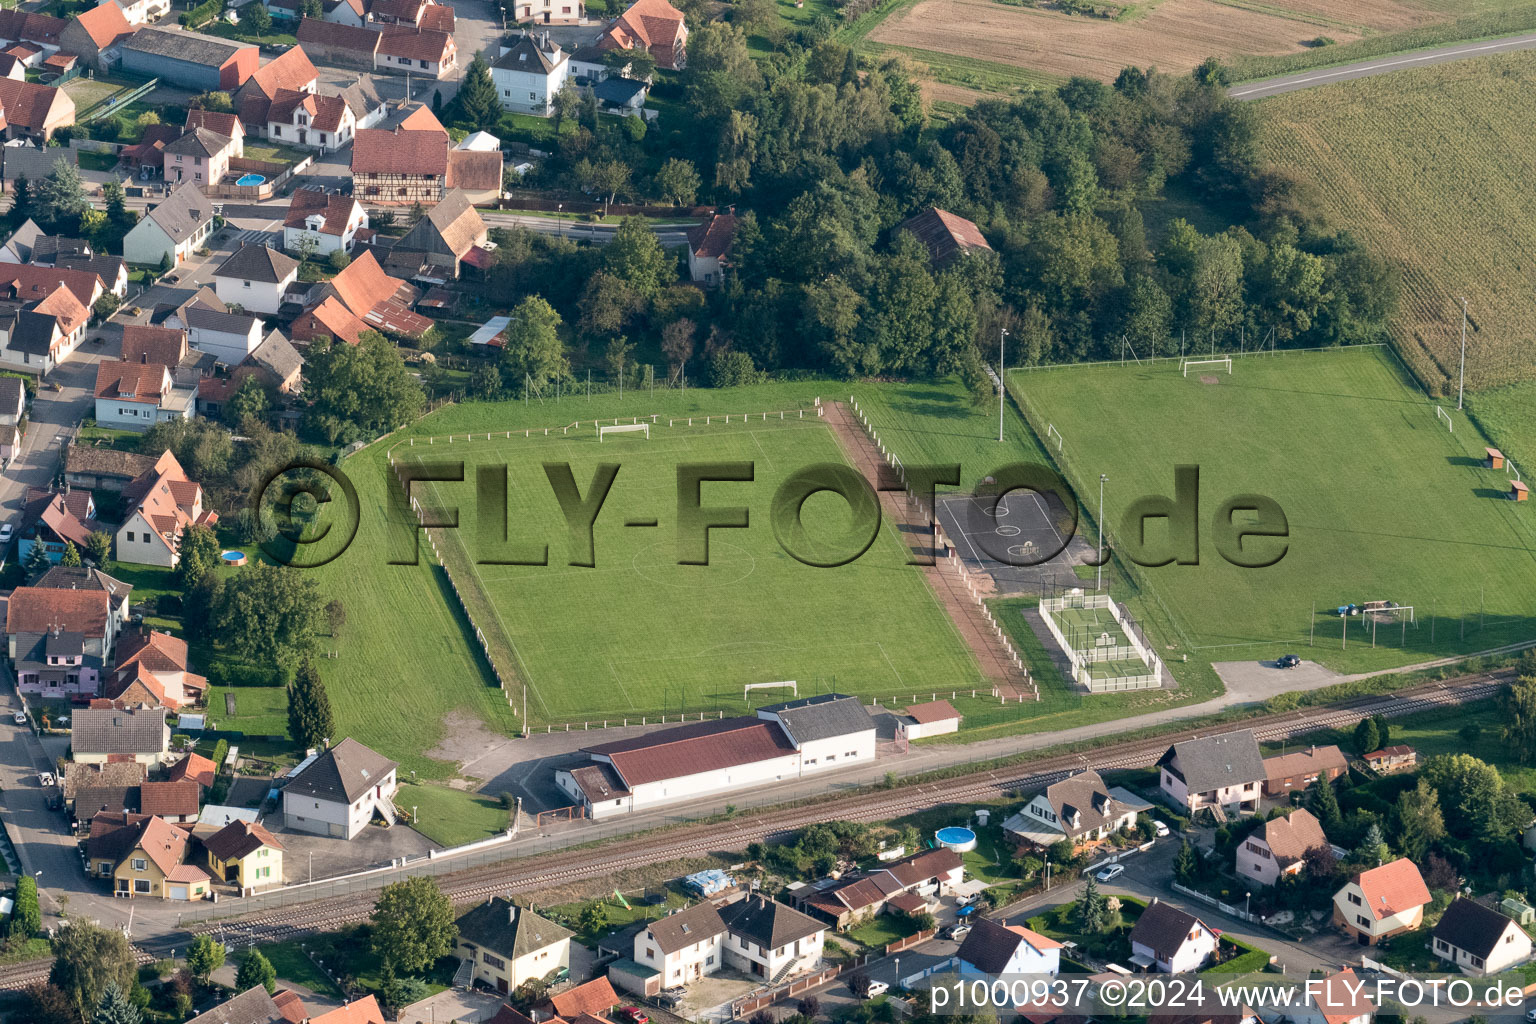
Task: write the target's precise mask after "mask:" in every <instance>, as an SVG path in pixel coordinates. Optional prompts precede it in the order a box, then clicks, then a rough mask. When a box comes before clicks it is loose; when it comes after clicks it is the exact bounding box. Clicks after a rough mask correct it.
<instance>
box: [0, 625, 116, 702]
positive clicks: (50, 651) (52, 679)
mask: <svg viewBox="0 0 1536 1024" xmlns="http://www.w3.org/2000/svg"><path fill="white" fill-rule="evenodd" d="M15 667H16V683H17V689H18V690H19V691H20V692H21V693H30V694H34V695H36V696H39V697H45V698H48V699H50V700H58V699H60V698H68V697H75V696H79V695H82V694H83V695H88V696H95V695H96V693H97V692H98V691H97V687H98V686H99V685H100V682H101V670H102V660H101V658H100V657H99V656H98V655H95V654H87V653H86V639H85V634H84V633H81V632H78V631H76V630H65V629H64V628H63V627H62V626H55V627H54V628H53V629H50V630H48V631H47V632H44V633H21V634H19V635H18V636H17V637H16V660H15Z"/></svg>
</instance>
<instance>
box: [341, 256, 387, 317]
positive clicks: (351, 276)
mask: <svg viewBox="0 0 1536 1024" xmlns="http://www.w3.org/2000/svg"><path fill="white" fill-rule="evenodd" d="M404 283H405V282H404V281H400V280H398V279H396V278H393V277H390V276H389V275H388V274H386V273H384V268H383V267H381V266H379V261H378V260H376V259H374V258H373V253H371V252H365V253H363V254H362V255H361V256H359V257H358V258H357V259H355V260H353V261H352V262H351V263H349V264H347V266H346V269H344V270H343V271H342V272H341V273H339V274H337V275H336V276H335V277H333V278H331V280H330V282H329V287H330V289H331V290H332V291H333V292H334V293H335V295H336V297H337V298H338V299H340V300H341V304H342V305H343V306H346V307H347V309H349V310H351V311H352V315H353V316H355V317H358V318H362V317H363V316H365V315H366V314H367V313H368V311H369V310H370V309H372V308H373V307H374V306H377V305H378V304H379V303H381V302H388V301H389V300H390V299H393V298H394V297H395V293H396V292H398V291H399V290H400V286H401V285H403V284H404Z"/></svg>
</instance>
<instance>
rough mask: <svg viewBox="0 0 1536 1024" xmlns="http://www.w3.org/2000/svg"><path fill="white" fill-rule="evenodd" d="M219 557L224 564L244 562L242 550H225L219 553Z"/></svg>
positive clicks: (241, 563)
mask: <svg viewBox="0 0 1536 1024" xmlns="http://www.w3.org/2000/svg"><path fill="white" fill-rule="evenodd" d="M219 559H220V560H221V561H223V563H224V564H225V565H244V564H245V552H244V551H225V552H224V553H223V554H221V555H219Z"/></svg>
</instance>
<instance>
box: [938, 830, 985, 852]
mask: <svg viewBox="0 0 1536 1024" xmlns="http://www.w3.org/2000/svg"><path fill="white" fill-rule="evenodd" d="M933 838H935V839H937V840H938V841H939V845H940V846H947V847H949V848H950V849H951V850H954V851H955V852H956V853H969V852H970V851H971V850H974V849H976V833H975V832H972V831H971V830H970V829H968V828H962V827H961V826H959V825H951V826H950V827H949V828H941V829H939V830H938V831H937V832H935V833H934V834H933Z"/></svg>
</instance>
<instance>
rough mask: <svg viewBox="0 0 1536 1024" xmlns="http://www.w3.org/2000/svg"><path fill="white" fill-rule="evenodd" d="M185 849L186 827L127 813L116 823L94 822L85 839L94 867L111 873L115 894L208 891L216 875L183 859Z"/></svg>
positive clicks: (195, 895) (198, 895)
mask: <svg viewBox="0 0 1536 1024" xmlns="http://www.w3.org/2000/svg"><path fill="white" fill-rule="evenodd" d="M98 829H99V830H98ZM186 854H187V833H186V832H184V831H182V830H181V829H179V828H177V827H176V826H174V825H172V824H170V823H169V822H167V821H166V820H165V819H164V818H157V817H153V816H142V815H126V816H125V821H124V823H123V824H121V825H118V826H116V827H111V826H109V825H107V824H106V823H101V824H100V825H98V824H96V823H93V825H92V834H91V838H90V840H89V841H88V842H87V843H86V857H87V861H88V863H89V866H90V873H91V874H92V875H93V876H94V877H97V878H110V879H112V895H114V896H127V897H130V898H131V897H134V896H159V897H160V898H161V899H167V900H200V899H202V898H204V897H205V896H207V895H208V891H209V887H210V885H211V884H212V879H210V878H209V877H208V873H207V872H206V871H204V870H203V869H202V868H200V867H198V866H197V865H195V864H185V863H183V860H184V859H185V857H186Z"/></svg>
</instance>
